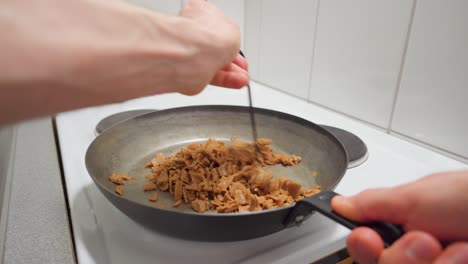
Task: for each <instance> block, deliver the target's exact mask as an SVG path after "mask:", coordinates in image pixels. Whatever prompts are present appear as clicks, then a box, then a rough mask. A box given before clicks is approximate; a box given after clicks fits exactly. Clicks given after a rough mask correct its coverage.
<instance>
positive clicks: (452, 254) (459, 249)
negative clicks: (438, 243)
mask: <svg viewBox="0 0 468 264" xmlns="http://www.w3.org/2000/svg"><path fill="white" fill-rule="evenodd" d="M444 263H451V264H462V263H468V242H459V243H455V244H453V245H450V246H449V247H447V249H445V250H444V252H443V253H442V254H440V255H439V257H438V258H437V259H436V260H435V262H434V264H444Z"/></svg>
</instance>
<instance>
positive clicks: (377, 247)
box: [346, 227, 384, 264]
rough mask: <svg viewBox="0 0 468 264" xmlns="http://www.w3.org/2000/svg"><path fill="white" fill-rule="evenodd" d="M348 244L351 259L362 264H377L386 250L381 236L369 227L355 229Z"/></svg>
mask: <svg viewBox="0 0 468 264" xmlns="http://www.w3.org/2000/svg"><path fill="white" fill-rule="evenodd" d="M346 244H347V246H348V252H349V254H350V255H351V257H352V258H353V259H354V260H356V261H357V262H358V263H361V264H367V263H376V262H377V260H378V259H379V256H380V254H381V253H382V251H383V249H384V244H383V241H382V239H381V238H380V236H379V235H378V234H377V233H376V232H375V231H373V230H372V229H370V228H367V227H359V228H356V229H354V230H353V232H351V235H349V237H348V240H347V241H346Z"/></svg>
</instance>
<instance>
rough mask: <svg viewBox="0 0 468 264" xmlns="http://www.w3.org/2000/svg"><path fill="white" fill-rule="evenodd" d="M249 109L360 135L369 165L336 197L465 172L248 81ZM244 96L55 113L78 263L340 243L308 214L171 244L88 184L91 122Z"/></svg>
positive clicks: (239, 100)
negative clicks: (264, 228)
mask: <svg viewBox="0 0 468 264" xmlns="http://www.w3.org/2000/svg"><path fill="white" fill-rule="evenodd" d="M252 93H253V101H254V106H256V107H261V108H269V109H273V110H276V111H282V112H286V113H289V114H293V115H296V116H299V117H302V118H304V119H308V120H310V121H312V122H314V123H318V124H325V125H332V126H336V127H339V128H343V129H345V130H348V131H350V132H352V133H354V134H356V135H358V136H359V137H360V138H361V139H362V140H363V141H364V142H365V143H366V144H367V147H368V150H369V158H368V160H367V161H366V162H365V163H364V164H362V165H361V166H359V167H356V168H353V169H350V170H348V172H347V173H346V175H345V176H344V178H343V180H342V181H341V182H340V184H339V185H338V187H337V188H336V190H335V191H336V192H338V193H341V194H343V195H350V194H354V193H357V192H359V191H361V190H363V189H366V188H369V187H383V186H393V185H397V184H400V183H404V182H408V181H412V180H415V179H418V178H420V177H422V176H424V175H427V174H429V173H432V172H437V171H443V170H453V169H466V168H468V166H467V165H466V164H463V163H460V162H458V161H455V160H452V159H450V158H447V157H445V156H442V155H440V154H437V153H435V152H432V151H430V150H427V149H424V148H422V147H420V146H418V145H414V144H412V143H409V142H406V141H404V140H401V139H399V138H396V137H394V136H391V135H389V134H387V133H385V131H383V130H379V129H376V128H373V127H370V126H368V125H365V124H363V123H360V122H358V121H355V120H353V119H351V118H348V117H344V116H342V115H339V114H336V113H334V112H332V111H329V110H325V109H323V108H320V107H318V106H315V105H312V104H309V103H307V102H305V101H302V100H300V99H297V98H294V97H292V96H289V95H285V94H283V93H280V92H278V91H275V90H273V89H270V88H267V87H265V86H262V85H260V84H256V83H253V84H252ZM247 103H248V99H247V91H246V90H245V89H243V90H229V89H221V88H217V87H208V88H207V89H206V90H205V91H204V92H203V93H201V94H200V95H197V96H194V97H188V96H183V95H179V94H167V95H158V96H152V97H146V98H142V99H136V100H131V101H128V102H125V103H120V104H114V105H107V106H102V107H94V108H87V109H82V110H78V111H73V112H67V113H63V114H60V115H59V116H58V117H57V130H58V136H59V141H60V149H61V155H62V161H63V168H64V174H65V180H66V185H67V195H68V200H69V203H70V211H71V218H72V219H71V220H72V228H73V234H74V240H75V245H76V251H77V257H78V262H79V263H99V264H101V263H103V264H105V263H113V264H119V263H122V264H127V263H310V262H313V261H315V260H318V259H320V258H322V257H324V256H326V255H328V254H331V253H333V252H335V251H337V250H339V249H341V248H343V247H344V245H345V240H346V236H347V235H348V234H349V230H347V229H346V228H344V227H341V226H340V225H338V224H336V223H334V222H332V221H331V220H328V219H327V218H325V217H323V216H321V215H319V214H314V215H313V216H312V217H311V218H310V219H309V220H308V221H306V222H305V223H304V224H302V225H301V226H300V227H294V228H289V229H286V230H284V231H281V232H279V233H275V234H272V235H269V236H266V237H262V238H258V239H253V240H247V241H240V242H225V243H219V242H218V243H210V242H195V241H186V240H181V239H176V238H172V237H168V236H164V235H161V234H159V233H155V232H153V231H150V230H147V229H145V228H144V227H142V226H140V225H139V224H137V223H135V222H134V221H133V220H131V219H129V218H128V217H127V216H125V215H124V214H123V213H121V212H120V211H119V210H118V209H117V208H115V207H114V206H113V205H112V204H111V203H110V202H109V201H107V200H106V198H105V197H104V196H103V195H102V194H101V193H100V192H99V190H98V189H97V188H96V187H95V186H94V184H93V182H92V180H91V178H90V177H89V175H88V173H87V171H86V168H85V163H84V157H85V152H86V149H87V147H88V145H89V144H90V143H91V141H92V140H93V139H94V137H95V134H94V129H95V126H96V124H97V123H98V122H99V121H100V120H101V119H103V118H105V117H106V116H108V115H111V114H114V113H118V112H121V111H126V110H133V109H153V108H154V109H167V108H173V107H180V106H188V105H206V104H227V105H247Z"/></svg>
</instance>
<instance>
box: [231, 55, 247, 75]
mask: <svg viewBox="0 0 468 264" xmlns="http://www.w3.org/2000/svg"><path fill="white" fill-rule="evenodd" d="M232 63H234V64H236V65H237V66H239V67H241V68H242V69H244V70H245V71H248V70H249V65H248V62H247V59H246V58H244V57H242V56H241V55H240V54H237V56H236V58H235V59H234V61H233V62H232Z"/></svg>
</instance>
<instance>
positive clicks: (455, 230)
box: [332, 171, 468, 264]
mask: <svg viewBox="0 0 468 264" xmlns="http://www.w3.org/2000/svg"><path fill="white" fill-rule="evenodd" d="M332 208H333V209H334V210H335V211H336V212H337V213H339V214H341V215H343V216H345V217H347V218H349V219H352V220H355V221H360V222H369V221H384V222H390V223H394V224H401V225H402V226H403V227H404V229H405V230H406V231H407V233H405V235H404V236H403V237H401V238H400V239H399V240H397V241H396V242H395V243H394V244H393V245H391V246H390V247H389V248H387V249H384V245H383V241H382V239H381V238H380V236H379V235H378V234H377V233H376V232H375V231H373V230H372V229H369V228H366V227H359V228H356V229H354V230H353V231H352V233H351V235H350V236H349V237H348V240H347V246H348V251H349V253H350V255H351V256H352V257H353V258H354V259H355V260H356V261H357V262H358V263H377V262H378V263H382V264H386V263H468V171H462V172H448V173H439V174H434V175H430V176H427V177H425V178H422V179H420V180H418V181H415V182H412V183H408V184H405V185H402V186H397V187H393V188H382V189H372V190H366V191H364V192H362V193H359V194H357V195H355V196H352V197H342V196H337V197H334V198H333V199H332ZM439 241H447V242H454V243H452V244H451V245H450V246H448V247H447V248H445V249H443V248H442V246H441V244H440V242H439Z"/></svg>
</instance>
